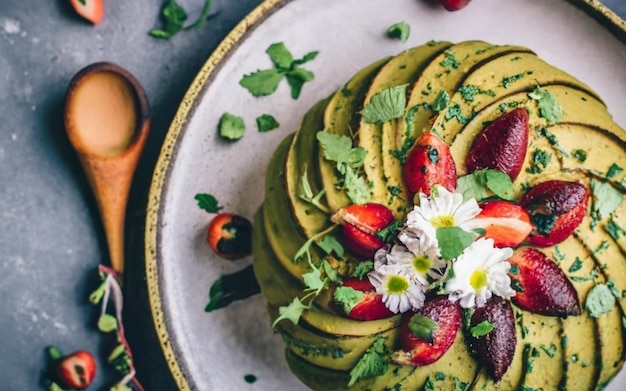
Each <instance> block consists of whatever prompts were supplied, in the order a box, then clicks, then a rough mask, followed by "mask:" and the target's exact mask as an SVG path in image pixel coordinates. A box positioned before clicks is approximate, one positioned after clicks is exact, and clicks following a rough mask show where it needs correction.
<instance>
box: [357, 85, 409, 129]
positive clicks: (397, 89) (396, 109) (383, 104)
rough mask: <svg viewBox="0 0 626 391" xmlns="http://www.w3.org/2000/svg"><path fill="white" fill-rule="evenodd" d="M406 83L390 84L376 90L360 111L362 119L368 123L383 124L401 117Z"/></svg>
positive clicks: (404, 102) (404, 103) (404, 104)
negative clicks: (380, 89)
mask: <svg viewBox="0 0 626 391" xmlns="http://www.w3.org/2000/svg"><path fill="white" fill-rule="evenodd" d="M407 87H408V84H402V85H399V86H392V87H388V88H385V89H384V90H382V91H379V92H377V93H376V94H375V95H374V96H372V99H371V100H370V101H369V103H368V104H367V106H365V107H364V108H363V110H362V111H361V115H362V116H363V121H364V122H366V123H370V124H383V123H385V122H387V121H391V120H392V119H397V118H401V117H402V116H403V115H404V107H405V106H406V88H407Z"/></svg>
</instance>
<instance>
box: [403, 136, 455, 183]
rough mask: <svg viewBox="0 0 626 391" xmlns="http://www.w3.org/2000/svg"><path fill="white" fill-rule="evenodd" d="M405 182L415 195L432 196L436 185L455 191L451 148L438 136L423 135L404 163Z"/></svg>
mask: <svg viewBox="0 0 626 391" xmlns="http://www.w3.org/2000/svg"><path fill="white" fill-rule="evenodd" d="M404 180H405V182H406V185H407V187H408V188H409V190H410V191H411V192H413V193H417V192H418V191H420V192H422V193H424V194H426V195H430V190H431V189H432V187H433V186H434V185H435V184H439V185H441V186H443V187H445V188H446V189H448V190H449V191H454V189H455V188H456V165H455V164H454V160H453V158H452V154H451V153H450V147H448V145H447V144H446V143H444V142H443V140H441V139H440V138H439V137H438V136H437V135H436V134H434V133H432V132H426V133H422V135H421V136H419V138H418V139H417V141H416V142H415V145H414V146H413V149H412V150H411V152H410V153H409V156H408V157H407V159H406V162H405V163H404Z"/></svg>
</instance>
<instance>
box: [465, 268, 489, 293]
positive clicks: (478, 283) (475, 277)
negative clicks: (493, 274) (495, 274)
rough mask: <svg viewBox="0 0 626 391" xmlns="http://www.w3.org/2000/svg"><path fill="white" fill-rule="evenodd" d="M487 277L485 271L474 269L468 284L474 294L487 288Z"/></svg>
mask: <svg viewBox="0 0 626 391" xmlns="http://www.w3.org/2000/svg"><path fill="white" fill-rule="evenodd" d="M488 282H489V275H488V271H487V270H486V269H476V270H474V272H473V273H472V275H471V276H470V280H469V283H470V285H471V286H472V288H474V290H475V291H476V292H480V291H482V290H483V288H485V287H486V286H487V283H488Z"/></svg>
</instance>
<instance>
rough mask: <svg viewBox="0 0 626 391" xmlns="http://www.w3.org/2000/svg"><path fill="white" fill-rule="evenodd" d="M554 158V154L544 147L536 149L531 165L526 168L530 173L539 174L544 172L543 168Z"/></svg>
mask: <svg viewBox="0 0 626 391" xmlns="http://www.w3.org/2000/svg"><path fill="white" fill-rule="evenodd" d="M551 160H552V155H551V154H550V153H549V152H547V151H544V150H543V149H536V150H535V151H534V152H533V157H532V161H531V163H530V167H528V168H527V169H526V171H527V172H528V173H529V174H539V173H541V172H543V170H545V169H546V167H548V164H550V161H551Z"/></svg>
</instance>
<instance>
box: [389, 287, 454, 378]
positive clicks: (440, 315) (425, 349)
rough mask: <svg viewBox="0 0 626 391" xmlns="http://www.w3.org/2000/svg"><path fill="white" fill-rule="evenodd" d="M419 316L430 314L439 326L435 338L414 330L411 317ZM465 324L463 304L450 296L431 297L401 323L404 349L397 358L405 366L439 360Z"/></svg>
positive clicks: (395, 357) (393, 357) (433, 333)
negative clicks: (423, 335)
mask: <svg viewBox="0 0 626 391" xmlns="http://www.w3.org/2000/svg"><path fill="white" fill-rule="evenodd" d="M415 316H418V317H419V316H422V317H427V318H429V319H430V320H432V321H433V322H434V323H435V324H436V326H435V327H434V328H433V329H432V335H431V338H430V339H431V340H432V341H428V339H429V338H423V337H418V336H417V335H415V334H414V332H413V331H412V330H411V323H413V322H412V321H411V320H412V319H413V318H414V317H415ZM460 325H461V307H460V306H459V305H458V304H457V303H453V302H451V301H450V300H448V297H447V296H435V297H429V298H427V299H426V301H425V302H424V306H423V307H422V308H420V309H419V311H416V312H407V313H405V314H404V315H403V319H402V325H401V326H400V343H401V345H402V350H400V351H396V352H394V354H393V355H392V359H393V361H395V362H397V363H398V364H402V365H419V366H422V365H428V364H432V363H434V362H435V361H437V360H439V359H440V358H441V356H443V355H444V354H445V353H446V352H447V351H448V349H449V348H450V346H452V343H453V342H454V339H455V338H456V334H457V332H458V330H459V327H460Z"/></svg>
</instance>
